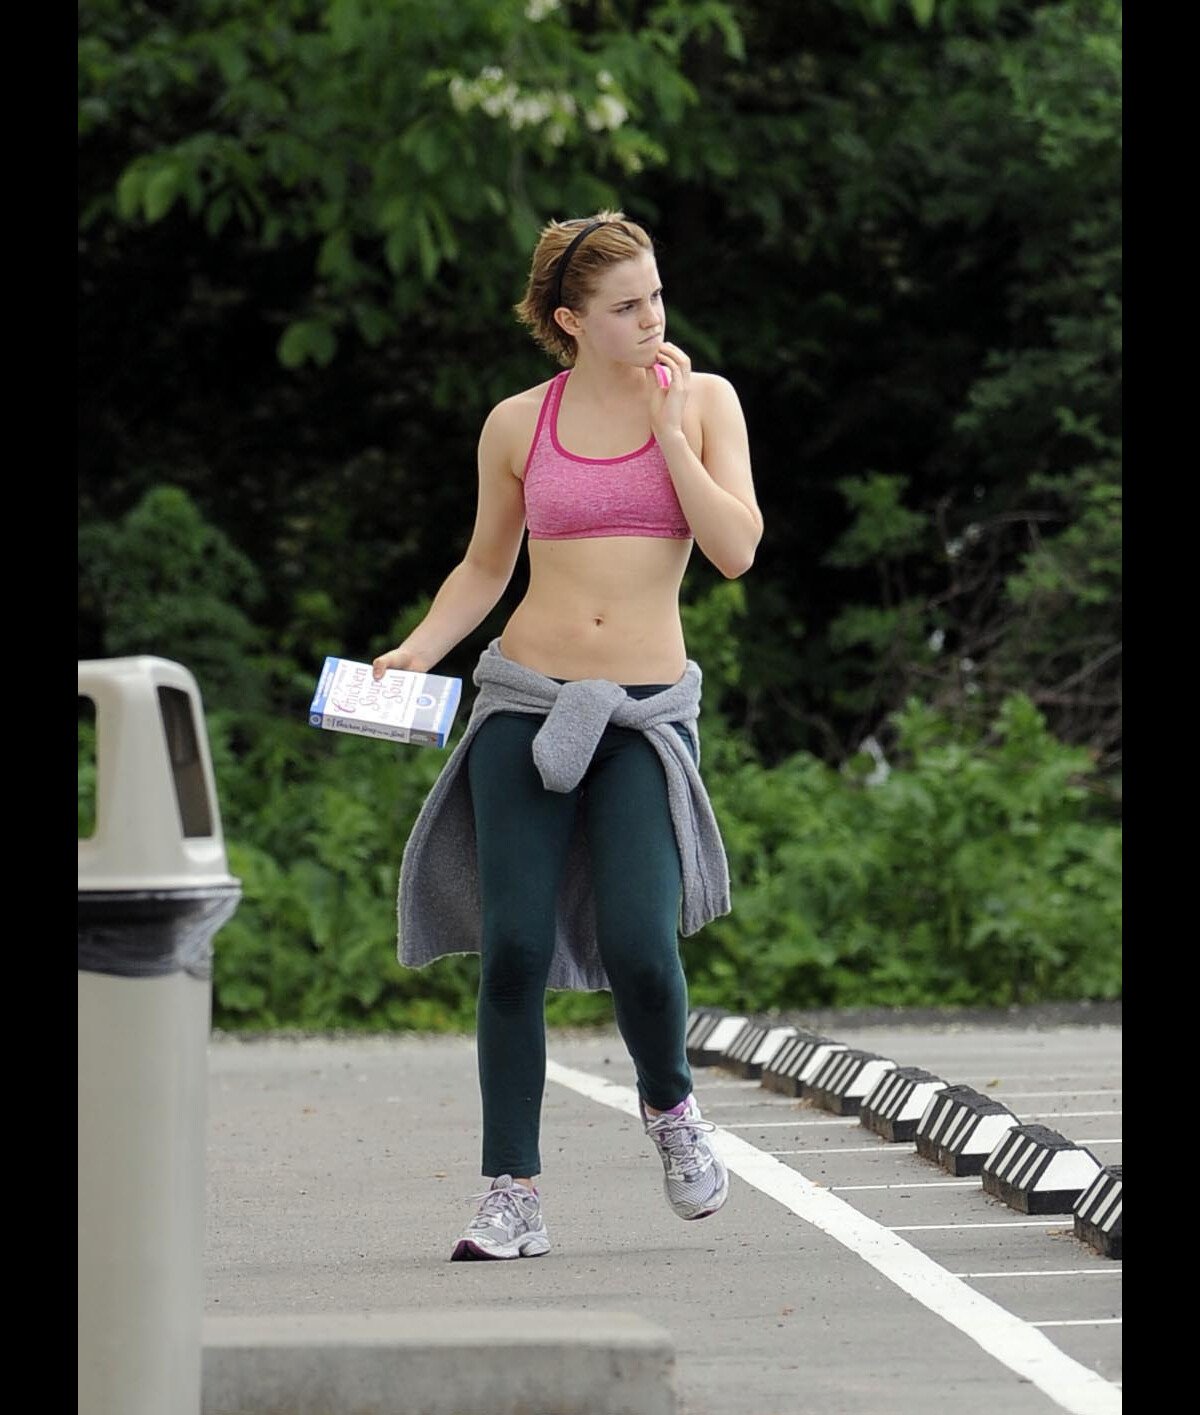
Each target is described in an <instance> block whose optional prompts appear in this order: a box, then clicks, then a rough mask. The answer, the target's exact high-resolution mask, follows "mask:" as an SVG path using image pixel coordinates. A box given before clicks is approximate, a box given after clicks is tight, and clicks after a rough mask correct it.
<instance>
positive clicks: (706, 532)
mask: <svg viewBox="0 0 1200 1415" xmlns="http://www.w3.org/2000/svg"><path fill="white" fill-rule="evenodd" d="M660 357H661V359H662V362H663V363H665V364H667V366H668V367H669V368H670V370H671V387H670V388H669V389H667V390H666V391H665V392H659V391H658V390H657V388H656V389H655V390H653V391H652V392H651V398H652V399H655V393H657V394H658V397H657V399H656V400H655V401H656V402H657V404H658V406H657V408H656V409H655V412H654V413H652V414H651V419H652V422H654V423H655V427H654V433H655V437H656V438H657V440H658V444H659V446H660V447H661V448H662V452H663V456H664V457H665V458H666V462H667V467H668V469H669V470H670V473H671V480H672V481H673V482H674V484H675V494H676V496H678V497H679V504H680V506H681V507H682V508H683V514H684V515H685V516H686V517H687V521H688V525H689V526H690V527H691V528H692V535H693V536H694V537H695V540H696V544H697V545H698V546H699V547H700V549H701V550H702V551H703V552H704V554H705V555H706V556H707V557H708V558H709V560H711V561H712V563H713V564H714V565H715V566H716V567H717V569H718V570H720V572H721V574H722V575H724V576H725V577H726V579H729V580H733V579H736V578H737V577H738V576H739V575H744V574H745V573H746V571H747V570H749V568H750V566H751V565H753V564H754V552H755V550H756V548H757V546H758V543H759V541H760V540H761V539H762V533H763V518H762V513H761V512H760V511H759V509H758V502H757V500H756V499H755V495H754V479H753V476H752V475H751V471H750V440H749V436H748V434H747V432H746V419H745V417H744V415H743V413H742V405H741V403H740V402H739V401H738V396H737V393H736V391H735V390H734V387H733V384H732V383H730V382H729V381H728V379H725V378H721V377H720V376H719V375H717V374H693V373H692V371H691V364H690V361H689V360H688V357H687V355H686V354H684V353H683V351H682V350H681V349H677V348H676V346H675V345H673V344H666V345H664V346H663V352H662V354H660ZM700 379H702V380H703V384H702V386H701V387H698V386H697V383H698V380H700ZM676 389H677V390H678V391H677V392H676V397H677V399H678V404H677V409H675V410H673V409H671V408H670V402H671V394H672V392H674V391H676ZM689 391H694V392H697V393H699V394H700V397H699V398H698V400H697V401H698V404H699V412H700V419H701V427H702V429H703V438H704V440H703V444H702V452H703V460H701V458H700V457H697V456H696V454H695V453H694V452H693V451H692V449H691V447H690V446H689V445H688V441H687V438H686V437H685V436H684V434H683V405H684V402H685V401H686V398H687V396H688V393H689ZM655 413H657V418H656V417H655ZM672 413H674V414H675V415H674V416H672Z"/></svg>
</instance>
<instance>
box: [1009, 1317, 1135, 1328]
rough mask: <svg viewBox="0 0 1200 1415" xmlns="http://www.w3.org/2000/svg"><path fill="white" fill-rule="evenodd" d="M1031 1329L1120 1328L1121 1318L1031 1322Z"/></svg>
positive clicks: (1084, 1318)
mask: <svg viewBox="0 0 1200 1415" xmlns="http://www.w3.org/2000/svg"><path fill="white" fill-rule="evenodd" d="M1029 1325H1030V1326H1031V1327H1119V1326H1120V1325H1121V1318H1120V1317H1081V1318H1078V1319H1076V1320H1074V1321H1070V1322H1030V1323H1029Z"/></svg>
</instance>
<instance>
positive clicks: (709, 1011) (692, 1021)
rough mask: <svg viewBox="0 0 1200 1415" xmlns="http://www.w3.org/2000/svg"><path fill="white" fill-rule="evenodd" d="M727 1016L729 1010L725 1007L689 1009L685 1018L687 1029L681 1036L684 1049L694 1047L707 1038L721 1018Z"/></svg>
mask: <svg viewBox="0 0 1200 1415" xmlns="http://www.w3.org/2000/svg"><path fill="white" fill-rule="evenodd" d="M728 1016H729V1009H728V1008H727V1007H693V1008H691V1010H690V1011H689V1012H688V1017H687V1029H686V1031H685V1032H684V1034H683V1044H684V1047H685V1048H690V1047H693V1046H695V1044H696V1042H697V1041H698V1040H699V1039H700V1038H702V1037H706V1036H708V1034H709V1032H711V1031H712V1029H713V1028H714V1027H715V1026H716V1025H717V1023H718V1021H720V1019H721V1018H722V1017H728Z"/></svg>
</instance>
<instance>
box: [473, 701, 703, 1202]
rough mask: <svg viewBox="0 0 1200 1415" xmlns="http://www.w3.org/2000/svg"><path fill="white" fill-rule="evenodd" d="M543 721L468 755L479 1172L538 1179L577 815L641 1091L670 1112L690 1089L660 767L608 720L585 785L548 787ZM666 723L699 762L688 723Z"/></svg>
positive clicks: (492, 723)
mask: <svg viewBox="0 0 1200 1415" xmlns="http://www.w3.org/2000/svg"><path fill="white" fill-rule="evenodd" d="M556 681H560V680H556ZM664 686H666V685H659V684H634V685H633V686H631V687H630V686H626V692H628V693H629V694H630V696H631V697H635V698H643V697H648V696H649V695H650V694H652V693H658V692H661V691H662V689H663V687H664ZM544 721H545V718H544V717H542V716H539V715H535V714H529V713H509V712H497V713H493V714H492V715H491V716H490V717H488V718H487V719H486V721H485V722H484V723H483V725H482V726H481V727H480V728H479V730H478V731H477V733H476V734H475V738H474V740H473V741H472V743H471V746H470V749H469V751H468V754H467V773H468V778H469V780H470V783H471V799H472V802H473V805H474V809H475V837H476V842H477V848H478V854H479V887H480V895H481V899H482V905H483V939H482V944H481V949H480V952H481V954H482V967H481V972H480V983H479V1000H478V1006H477V1017H478V1035H477V1045H478V1053H479V1087H480V1091H481V1093H482V1098H483V1173H484V1174H485V1175H487V1176H492V1177H494V1176H495V1175H498V1174H516V1175H522V1176H525V1175H528V1176H532V1175H535V1174H540V1173H541V1159H540V1156H539V1153H538V1134H539V1129H540V1123H541V1111H542V1092H543V1089H544V1086H545V1080H546V1026H545V995H546V979H547V977H548V975H549V971H550V960H551V956H552V954H553V952H554V917H555V896H556V893H557V890H558V882H559V877H560V875H561V873H562V869H563V866H564V864H565V862H566V853H567V845H568V843H569V840H570V834H571V827H572V823H573V821H574V818H575V813H576V811H577V810H582V811H583V812H584V813H585V815H586V819H587V833H588V841H589V848H590V852H591V854H590V859H591V870H592V883H593V889H594V893H595V900H596V933H597V940H598V943H599V947H600V958H601V961H602V963H603V964H604V969H605V972H606V973H607V974H608V978H609V983H610V984H611V986H612V994H613V1007H614V1011H615V1013H616V1019H617V1026H618V1028H619V1029H620V1032H621V1036H622V1038H623V1039H624V1041H625V1045H626V1046H627V1047H628V1049H629V1054H630V1056H631V1057H632V1058H633V1063H634V1067H635V1070H636V1072H637V1085H638V1092H639V1094H640V1095H641V1097H642V1099H643V1100H645V1101H646V1102H647V1103H648V1104H649V1105H652V1106H653V1107H654V1108H655V1109H656V1110H667V1109H669V1108H670V1107H671V1106H673V1105H676V1104H678V1102H679V1101H681V1100H683V1099H684V1097H685V1096H687V1095H688V1093H689V1092H690V1091H691V1089H692V1075H691V1071H690V1069H689V1067H688V1063H687V1055H686V1052H685V1049H684V1032H685V1030H686V1026H687V983H686V980H685V979H684V975H683V965H682V963H681V961H680V957H679V939H678V921H679V903H680V890H681V887H682V886H681V875H680V868H679V851H678V849H677V847H676V844H675V831H674V828H673V826H672V824H671V814H670V810H669V807H668V804H667V787H666V777H665V776H664V773H663V767H662V763H661V762H660V761H659V758H658V754H657V753H656V752H655V750H654V748H653V747H652V746H651V744H650V743H649V742H648V741H647V740H646V737H645V735H644V734H643V733H641V732H639V731H636V730H635V729H633V728H626V727H614V726H612V725H610V726H608V727H606V728H605V730H604V734H603V736H602V737H601V738H600V741H599V743H598V744H597V747H596V751H595V754H594V756H593V757H592V760H591V763H590V764H589V766H588V769H587V771H586V772H585V774H584V777H583V780H582V781H581V782H580V783H579V785H578V786H577V787H576V788H575V789H574V790H573V791H567V792H562V791H547V790H546V788H545V787H544V786H543V785H542V781H541V777H540V776H539V775H538V772H537V768H536V767H535V766H534V763H533V756H532V743H533V738H534V735H535V734H536V733H537V731H538V729H539V728H540V727H541V726H542V724H543V722H544ZM671 725H672V726H673V727H674V728H675V730H676V731H677V732H678V733H679V734H680V736H681V737H682V738H683V740H684V741H685V742H686V743H687V745H688V749H689V751H691V753H692V758H693V760H695V759H696V753H695V747H694V745H693V743H692V741H691V738H690V737H689V736H688V733H687V730H686V728H684V727H683V726H682V725H679V724H675V723H672V724H671Z"/></svg>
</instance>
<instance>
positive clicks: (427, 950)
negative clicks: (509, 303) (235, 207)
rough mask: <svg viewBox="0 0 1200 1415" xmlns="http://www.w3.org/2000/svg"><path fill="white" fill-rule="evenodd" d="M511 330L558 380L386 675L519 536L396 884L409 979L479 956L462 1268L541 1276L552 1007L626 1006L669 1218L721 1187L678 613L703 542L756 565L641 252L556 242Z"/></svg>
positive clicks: (701, 855) (693, 717)
mask: <svg viewBox="0 0 1200 1415" xmlns="http://www.w3.org/2000/svg"><path fill="white" fill-rule="evenodd" d="M516 312H517V315H518V317H519V318H520V320H521V321H522V322H523V323H524V324H525V325H526V326H527V327H528V328H529V329H530V331H531V333H532V335H533V337H534V339H535V340H536V341H537V342H538V344H539V345H540V346H541V347H542V348H543V349H544V350H546V352H547V353H549V354H551V355H552V356H553V357H555V358H557V360H558V361H559V362H560V363H561V364H563V365H565V368H564V371H563V372H561V373H559V374H558V375H557V376H556V377H554V378H552V379H550V380H549V381H547V382H545V383H541V384H539V385H538V386H537V387H535V388H530V389H528V390H526V391H525V392H523V393H518V394H516V395H515V396H513V397H511V398H506V399H505V400H504V401H503V402H501V403H499V404H498V405H497V406H496V407H495V408H493V409H492V411H491V413H490V414H489V415H488V417H487V419H486V421H485V422H484V425H483V430H482V433H481V436H480V439H479V495H478V507H477V511H476V518H475V527H474V532H473V534H472V537H471V541H470V544H469V546H468V547H467V551H466V554H465V556H464V557H463V560H462V563H461V564H460V565H458V566H457V567H456V568H455V569H454V570H453V571H452V572H451V573H450V575H449V576H448V577H447V579H446V581H445V583H444V584H443V585H442V587H441V589H440V590H439V592H438V594H437V596H436V598H435V599H434V601H433V604H432V605H431V607H430V610H429V613H428V614H427V615H426V616H425V618H424V620H423V621H422V622H421V624H420V625H419V626H418V627H417V628H416V629H415V630H414V631H413V632H412V633H411V634H410V635H409V636H408V638H407V639H405V641H404V643H402V644H401V645H399V647H397V648H395V649H393V650H392V651H391V652H390V653H385V654H381V655H380V656H379V657H378V658H377V659H375V661H374V665H373V671H374V674H375V676H376V677H377V678H378V677H381V676H382V674H383V672H384V671H385V670H386V669H389V668H402V669H411V670H418V671H428V670H431V669H433V668H434V667H435V666H436V665H437V664H438V663H439V662H440V661H441V659H442V658H444V657H445V655H446V654H447V653H448V652H449V651H450V650H451V649H452V648H453V647H454V645H455V644H457V643H459V642H460V641H461V640H462V639H463V638H465V637H466V635H467V634H469V633H470V632H471V631H472V630H473V629H475V628H476V627H477V626H478V625H479V624H480V623H481V622H482V620H483V619H484V618H485V617H486V616H487V615H488V614H489V613H490V612H491V610H492V609H493V608H494V607H495V605H496V603H497V602H498V601H499V599H500V597H501V595H502V594H503V593H504V590H505V587H506V586H507V584H508V582H509V579H510V577H511V575H512V571H513V566H514V564H515V562H516V558H517V555H518V553H519V551H520V548H521V541H522V536H523V533H524V531H525V528H526V525H527V524H528V528H529V570H530V575H529V589H528V592H527V594H526V595H525V598H524V599H523V600H522V601H521V603H520V604H519V605H518V606H517V608H516V610H515V611H514V612H513V614H512V616H511V618H510V619H509V620H508V622H507V624H506V625H505V628H504V631H503V633H502V635H501V636H500V638H499V639H496V640H494V641H493V642H492V643H491V644H490V645H489V646H488V649H487V650H486V652H485V653H484V654H483V655H482V656H481V657H480V660H479V665H478V667H477V668H476V670H475V673H474V675H473V677H474V682H475V683H476V684H477V685H478V687H479V689H480V691H479V695H478V697H477V698H476V701H475V704H474V707H473V709H472V713H471V717H470V720H469V722H468V724H467V730H466V732H465V733H464V735H463V737H462V739H461V740H460V742H459V744H458V746H457V747H456V748H455V750H454V751H453V752H452V753H451V755H450V757H449V758H448V759H447V762H446V764H445V766H444V767H443V769H442V772H441V775H440V776H439V777H438V780H437V782H436V783H435V785H434V787H433V789H432V791H431V792H430V794H429V797H428V799H427V800H426V802H425V804H424V805H423V806H422V809H421V812H420V814H419V816H418V818H417V821H416V823H415V825H414V827H413V831H412V834H411V835H410V837H409V841H408V843H407V845H406V847H405V852H404V861H403V863H402V865H401V872H400V898H399V921H400V957H401V961H402V962H404V963H406V964H409V965H414V966H422V965H423V964H425V963H427V962H429V961H431V959H432V958H435V957H439V956H441V955H443V954H446V953H451V952H463V951H474V950H475V949H478V950H479V951H480V953H481V955H482V963H481V977H480V988H479V999H478V1010H477V1015H478V1057H479V1078H480V1090H481V1093H482V1101H483V1173H484V1176H485V1177H488V1178H491V1179H492V1184H491V1187H490V1188H489V1189H488V1191H487V1192H486V1193H485V1194H482V1195H477V1196H475V1198H476V1199H479V1200H481V1204H480V1207H479V1210H478V1212H477V1213H476V1215H475V1217H474V1218H473V1219H472V1220H471V1222H470V1223H469V1224H468V1225H467V1228H466V1229H465V1231H464V1232H463V1234H462V1237H461V1238H460V1239H459V1241H458V1242H457V1243H456V1245H455V1247H454V1249H453V1252H452V1255H451V1256H452V1258H453V1259H470V1258H515V1257H518V1256H519V1257H533V1256H537V1255H539V1254H542V1253H545V1252H548V1251H549V1247H550V1241H549V1236H548V1234H547V1230H546V1225H545V1221H544V1219H543V1217H542V1213H541V1198H540V1195H539V1193H538V1189H537V1187H536V1185H535V1182H534V1181H535V1180H536V1179H537V1177H538V1175H539V1172H540V1169H541V1162H540V1158H539V1154H538V1135H539V1125H540V1117H541V1105H542V1092H543V1087H544V1082H545V1025H544V1001H545V990H546V988H547V987H548V986H550V987H577V988H605V987H611V989H612V993H613V1003H614V1009H615V1013H616V1019H617V1024H618V1026H619V1028H620V1030H621V1034H622V1037H623V1039H624V1040H625V1043H626V1045H627V1047H628V1049H629V1052H630V1055H631V1057H632V1059H633V1061H634V1065H635V1069H636V1072H637V1083H638V1094H639V1098H640V1109H641V1115H642V1122H643V1127H644V1129H645V1130H646V1132H647V1133H648V1134H649V1135H650V1136H651V1137H652V1139H653V1140H654V1142H655V1144H656V1145H657V1147H658V1150H659V1153H660V1155H661V1157H662V1161H663V1167H664V1188H665V1190H666V1194H667V1199H668V1202H669V1203H670V1204H671V1206H672V1208H673V1209H674V1211H675V1212H676V1213H677V1214H678V1215H679V1216H680V1217H682V1218H685V1219H697V1218H704V1217H707V1216H708V1215H709V1214H712V1213H715V1212H716V1210H717V1209H719V1208H720V1207H721V1205H722V1204H723V1203H724V1202H725V1199H726V1197H727V1194H728V1187H729V1184H728V1175H727V1172H726V1169H725V1166H724V1165H723V1164H722V1163H721V1161H720V1159H719V1158H718V1157H717V1156H716V1155H715V1154H714V1152H713V1150H712V1149H711V1147H710V1146H709V1144H708V1142H707V1140H706V1139H705V1136H704V1132H705V1131H711V1130H712V1129H713V1128H714V1127H713V1126H712V1125H711V1124H710V1123H709V1122H707V1121H704V1120H703V1119H702V1117H701V1114H700V1110H699V1107H698V1106H697V1105H696V1102H695V1099H694V1097H693V1096H692V1094H691V1085H692V1082H691V1073H690V1071H689V1068H688V1063H687V1057H686V1052H685V1048H684V1030H685V1026H686V1020H687V985H686V981H685V979H684V975H683V969H682V965H681V962H680V957H679V947H678V929H679V926H680V914H681V908H682V919H683V930H684V932H685V933H689V934H690V933H694V932H695V931H696V930H697V929H698V928H700V927H702V925H703V924H705V923H707V922H708V921H709V920H710V919H712V918H715V917H716V916H717V915H718V914H722V913H726V912H728V909H729V890H728V872H727V868H726V862H725V855H724V850H723V848H722V845H721V840H720V833H719V830H718V829H717V826H716V822H715V820H714V819H713V814H712V808H711V805H710V804H709V801H708V796H707V793H706V792H705V789H704V785H703V782H702V781H701V779H700V775H699V771H698V767H699V760H700V754H699V737H698V733H697V720H698V716H699V700H700V670H699V668H698V666H697V665H696V664H695V663H693V662H691V661H690V660H689V659H688V658H687V655H686V651H685V647H684V639H683V629H682V625H681V622H680V615H679V588H680V584H681V581H682V579H683V573H684V570H685V568H686V567H687V562H688V558H689V557H690V555H691V551H692V543H693V541H695V543H696V544H698V545H699V547H700V549H701V550H702V551H703V553H704V554H705V555H707V556H708V558H709V559H710V560H711V561H712V562H713V564H714V565H716V566H717V568H718V569H719V570H720V571H721V572H722V574H724V575H726V576H727V577H729V578H733V577H734V576H737V575H741V574H743V573H744V572H745V571H746V570H747V569H748V568H749V567H750V565H751V563H752V561H753V559H754V551H755V548H756V546H757V544H758V541H759V539H760V537H761V535H762V516H761V515H760V513H759V510H758V506H757V504H756V501H755V495H754V486H753V482H752V478H751V473H750V455H749V446H748V441H747V435H746V425H745V420H744V418H743V416H742V411H741V407H740V405H739V403H738V398H737V394H736V393H735V392H734V390H733V388H732V386H731V385H730V384H729V383H728V382H726V380H724V379H723V378H719V377H717V376H716V375H714V374H698V373H693V372H692V368H691V363H690V361H689V359H688V357H687V355H686V354H685V353H684V352H683V350H682V349H680V348H679V347H678V346H677V345H675V344H672V343H669V342H667V340H666V338H665V334H666V323H667V321H666V313H665V310H664V308H663V292H662V286H661V283H660V281H659V276H658V269H657V265H656V262H655V258H654V251H653V246H652V244H651V240H650V237H649V236H648V235H647V234H646V232H645V231H644V230H643V229H642V228H641V227H640V226H638V225H637V224H636V223H634V222H632V221H628V220H626V219H625V216H624V214H623V213H622V212H619V211H604V212H601V213H599V214H598V215H597V216H595V217H594V218H591V219H588V220H585V221H569V222H564V223H558V222H554V221H552V222H550V223H549V224H548V225H547V226H546V227H545V228H544V230H543V231H542V233H541V236H540V239H539V241H538V245H537V249H536V250H535V252H534V256H533V262H532V267H531V270H530V275H529V282H528V286H527V289H526V293H525V298H524V299H523V300H522V302H521V303H520V304H519V305H518V306H517V307H516ZM631 448H632V449H635V450H633V451H631V450H630V449H631ZM464 764H465V770H462V768H463V766H464Z"/></svg>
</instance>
